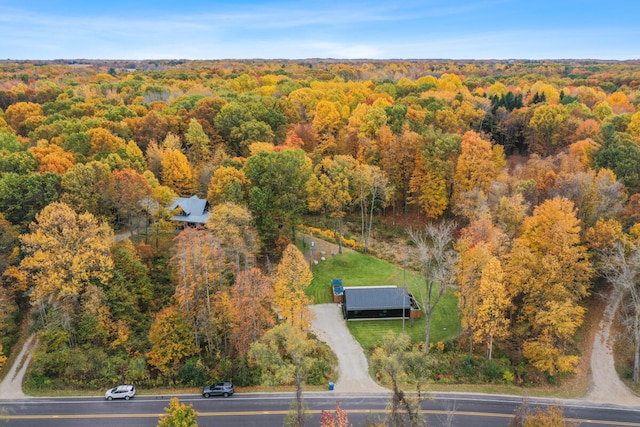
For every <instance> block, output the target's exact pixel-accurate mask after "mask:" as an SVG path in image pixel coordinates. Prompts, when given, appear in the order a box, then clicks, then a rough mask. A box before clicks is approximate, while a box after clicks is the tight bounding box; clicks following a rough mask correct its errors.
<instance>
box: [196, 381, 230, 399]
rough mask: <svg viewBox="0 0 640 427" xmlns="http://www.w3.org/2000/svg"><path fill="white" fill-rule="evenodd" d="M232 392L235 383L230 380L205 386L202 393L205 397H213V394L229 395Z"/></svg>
mask: <svg viewBox="0 0 640 427" xmlns="http://www.w3.org/2000/svg"><path fill="white" fill-rule="evenodd" d="M232 394H233V384H231V383H230V382H222V383H215V384H212V385H207V386H204V388H203V389H202V395H203V396H204V397H211V396H224V397H229V396H231V395H232Z"/></svg>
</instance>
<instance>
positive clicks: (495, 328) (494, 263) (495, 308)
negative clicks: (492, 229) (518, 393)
mask: <svg viewBox="0 0 640 427" xmlns="http://www.w3.org/2000/svg"><path fill="white" fill-rule="evenodd" d="M510 305H511V299H510V298H509V295H508V293H507V288H506V287H505V277H504V271H503V270H502V266H501V265H500V261H499V260H498V258H497V257H491V258H490V259H489V260H488V261H487V264H486V266H485V268H484V269H483V270H482V276H481V278H480V287H479V289H478V307H477V309H476V311H477V315H476V322H477V323H476V327H475V331H474V339H475V340H476V341H477V342H484V343H485V344H486V345H487V357H488V358H489V360H491V357H492V355H493V342H494V340H495V339H501V338H505V337H506V336H507V335H508V334H509V318H508V317H507V315H506V314H507V310H508V309H509V306H510Z"/></svg>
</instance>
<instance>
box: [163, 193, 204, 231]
mask: <svg viewBox="0 0 640 427" xmlns="http://www.w3.org/2000/svg"><path fill="white" fill-rule="evenodd" d="M177 208H180V209H181V210H182V212H184V215H176V216H174V217H173V218H171V219H172V220H173V221H182V222H193V223H198V224H206V223H207V219H208V218H209V212H207V200H206V199H200V198H199V197H198V196H191V197H189V198H185V197H180V198H177V199H176V200H174V202H173V204H171V206H169V210H170V211H173V210H175V209H177Z"/></svg>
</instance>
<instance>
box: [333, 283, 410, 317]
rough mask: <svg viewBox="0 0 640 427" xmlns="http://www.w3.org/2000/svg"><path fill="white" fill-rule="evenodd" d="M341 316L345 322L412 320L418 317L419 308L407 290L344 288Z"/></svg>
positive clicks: (364, 287)
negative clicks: (356, 320) (358, 320)
mask: <svg viewBox="0 0 640 427" xmlns="http://www.w3.org/2000/svg"><path fill="white" fill-rule="evenodd" d="M342 314H343V316H344V318H345V319H347V320H355V319H402V318H403V317H404V318H405V319H409V318H412V319H413V318H416V317H419V315H420V307H419V306H418V303H417V301H416V300H415V298H414V297H413V295H412V294H411V293H410V292H409V291H408V289H407V288H398V287H396V286H358V287H345V288H344V300H343V302H342Z"/></svg>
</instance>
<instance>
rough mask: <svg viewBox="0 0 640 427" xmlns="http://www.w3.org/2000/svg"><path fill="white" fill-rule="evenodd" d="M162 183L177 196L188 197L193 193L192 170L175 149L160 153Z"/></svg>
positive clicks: (187, 161) (185, 157)
mask: <svg viewBox="0 0 640 427" xmlns="http://www.w3.org/2000/svg"><path fill="white" fill-rule="evenodd" d="M161 164H162V183H163V184H164V185H166V186H167V187H169V188H171V189H172V190H173V191H175V192H176V193H177V194H178V195H180V196H183V197H190V196H192V195H193V191H194V178H193V169H192V168H191V165H190V164H189V160H187V156H185V155H184V154H183V153H182V152H181V151H179V150H176V149H170V150H165V151H163V152H162V160H161Z"/></svg>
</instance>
